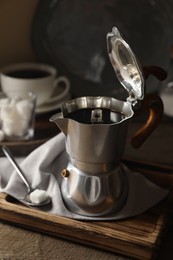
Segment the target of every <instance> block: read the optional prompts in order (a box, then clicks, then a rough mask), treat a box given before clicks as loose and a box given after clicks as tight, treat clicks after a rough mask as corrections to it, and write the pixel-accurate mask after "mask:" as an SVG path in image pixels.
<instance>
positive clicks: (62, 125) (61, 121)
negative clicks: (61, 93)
mask: <svg viewBox="0 0 173 260" xmlns="http://www.w3.org/2000/svg"><path fill="white" fill-rule="evenodd" d="M49 121H50V122H54V123H55V124H56V125H57V126H58V128H59V129H60V130H61V131H62V132H63V133H64V135H65V136H67V127H68V121H69V119H68V118H64V116H63V113H62V112H60V113H57V114H55V115H53V116H52V117H51V118H50V119H49Z"/></svg>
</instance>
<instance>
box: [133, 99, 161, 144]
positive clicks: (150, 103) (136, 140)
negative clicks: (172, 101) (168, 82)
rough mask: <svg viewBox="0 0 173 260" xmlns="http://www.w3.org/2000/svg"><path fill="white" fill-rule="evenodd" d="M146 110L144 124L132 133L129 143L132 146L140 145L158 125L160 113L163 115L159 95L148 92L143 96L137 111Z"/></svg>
mask: <svg viewBox="0 0 173 260" xmlns="http://www.w3.org/2000/svg"><path fill="white" fill-rule="evenodd" d="M144 110H145V111H147V112H148V118H147V120H146V122H145V124H144V125H143V126H142V127H141V128H140V129H139V130H138V131H137V132H136V133H135V134H134V135H133V137H132V138H131V140H130V143H131V144H132V145H133V147H135V148H138V147H140V146H141V145H142V144H143V143H144V141H145V140H146V139H147V137H148V136H149V135H150V134H151V133H152V132H153V130H154V129H155V128H156V127H157V126H158V124H159V122H160V120H161V118H162V115H163V103H162V100H161V99H160V97H159V96H157V95H155V94H149V95H147V96H146V97H145V99H144V100H143V102H142V107H141V109H140V111H139V110H138V111H137V113H138V114H139V112H140V113H141V112H143V111H144Z"/></svg>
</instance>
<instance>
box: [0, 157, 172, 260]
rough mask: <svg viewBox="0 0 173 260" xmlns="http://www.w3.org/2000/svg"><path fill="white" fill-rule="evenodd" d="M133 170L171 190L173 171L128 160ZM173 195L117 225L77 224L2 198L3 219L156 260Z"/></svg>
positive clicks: (0, 210)
mask: <svg viewBox="0 0 173 260" xmlns="http://www.w3.org/2000/svg"><path fill="white" fill-rule="evenodd" d="M125 163H126V165H128V166H129V167H130V168H131V169H135V170H138V171H139V170H140V171H141V173H142V174H145V175H146V176H147V178H149V179H150V180H152V181H154V182H156V183H157V184H160V186H162V187H167V188H170V189H172V184H173V177H172V174H171V172H172V169H171V168H169V167H167V168H166V167H165V168H164V167H159V165H146V164H144V163H140V162H138V163H136V162H131V161H128V160H125ZM171 205H172V192H171V193H170V196H169V197H168V198H167V199H166V200H165V201H164V202H162V203H160V204H158V205H157V206H155V207H153V208H152V209H150V210H148V211H146V212H145V213H143V214H140V215H138V216H136V217H132V218H128V219H125V220H118V221H107V222H106V221H102V222H97V221H95V222H94V221H90V222H89V221H88V222H87V221H78V220H73V219H69V218H65V217H60V216H57V215H52V214H49V213H45V212H42V211H39V210H37V209H31V208H28V207H26V206H24V205H22V204H20V203H19V202H17V201H16V200H15V199H13V198H12V197H10V196H9V195H7V194H3V193H2V194H0V219H1V220H4V221H7V222H10V223H13V224H15V225H19V226H22V227H24V228H27V229H32V230H34V231H37V232H42V233H45V234H48V235H51V236H55V237H60V238H64V239H67V240H70V241H75V242H78V243H81V244H84V245H88V246H92V247H96V248H100V249H103V250H106V251H109V252H112V253H118V254H120V255H124V256H127V257H132V258H135V259H155V258H156V257H157V256H158V253H159V249H160V248H161V245H162V242H163V240H164V238H165V236H166V233H167V232H166V231H167V229H168V228H169V224H170V214H171Z"/></svg>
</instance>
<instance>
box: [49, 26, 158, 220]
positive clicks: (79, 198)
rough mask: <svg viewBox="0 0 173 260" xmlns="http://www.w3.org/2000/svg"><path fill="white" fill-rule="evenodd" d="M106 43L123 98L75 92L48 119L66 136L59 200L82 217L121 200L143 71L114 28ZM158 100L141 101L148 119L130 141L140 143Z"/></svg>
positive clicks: (100, 212)
mask: <svg viewBox="0 0 173 260" xmlns="http://www.w3.org/2000/svg"><path fill="white" fill-rule="evenodd" d="M107 46H108V53H109V57H110V60H111V63H112V65H113V68H114V70H115V72H116V75H117V77H118V79H119V81H120V82H121V84H122V85H123V87H124V88H125V89H126V90H127V92H128V94H129V95H128V98H127V100H126V101H121V100H117V99H115V98H112V97H106V96H96V97H91V96H86V97H79V98H76V99H73V100H70V101H68V102H65V103H64V104H63V106H62V111H61V112H60V113H58V114H55V115H53V116H52V117H51V118H50V121H51V122H55V123H56V124H57V125H58V127H59V128H60V129H61V131H62V132H63V133H64V135H65V137H66V151H67V154H68V156H69V163H68V165H67V168H66V169H64V170H63V171H62V176H63V180H62V184H61V194H62V197H63V200H64V203H65V205H66V207H67V208H68V209H69V210H70V211H72V212H75V213H77V214H81V215H85V216H104V215H107V214H111V213H114V212H116V211H118V210H120V209H121V208H122V207H123V205H124V204H125V202H126V199H127V196H128V180H127V177H126V173H125V172H124V171H122V168H121V164H120V160H121V158H122V156H123V152H124V147H125V143H126V139H127V131H128V125H129V120H130V118H132V117H133V115H134V109H133V107H134V105H135V104H136V103H137V102H138V100H142V99H143V98H144V84H145V82H144V78H143V73H142V72H141V69H140V66H139V64H138V62H137V60H136V58H135V56H134V54H133V52H132V50H131V49H130V47H129V45H128V44H127V43H126V42H125V41H124V40H123V38H122V37H121V35H120V33H119V31H118V29H117V28H113V30H112V32H111V33H108V34H107ZM159 101H160V100H157V99H156V100H155V101H154V102H155V103H157V105H156V106H154V109H153V108H152V106H150V105H148V103H147V107H149V118H148V121H147V123H146V125H145V126H144V127H142V128H141V129H140V130H139V131H138V132H137V134H136V135H135V137H134V138H133V143H134V145H135V144H137V145H136V146H138V145H140V144H141V143H142V142H143V141H144V140H145V139H146V137H147V136H148V135H149V133H150V132H151V131H152V130H153V129H154V128H155V126H156V125H157V124H158V111H156V110H157V107H159V109H160V106H158V103H159ZM150 103H152V102H150ZM159 113H160V112H159ZM155 114H157V116H155ZM155 117H157V119H156V120H155Z"/></svg>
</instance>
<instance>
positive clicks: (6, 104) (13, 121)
mask: <svg viewBox="0 0 173 260" xmlns="http://www.w3.org/2000/svg"><path fill="white" fill-rule="evenodd" d="M35 106H36V95H35V94H34V93H32V92H29V93H24V92H21V91H20V92H19V91H10V92H6V93H3V92H1V93H0V141H3V140H13V141H15V140H28V139H31V138H33V136H34V124H35Z"/></svg>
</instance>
